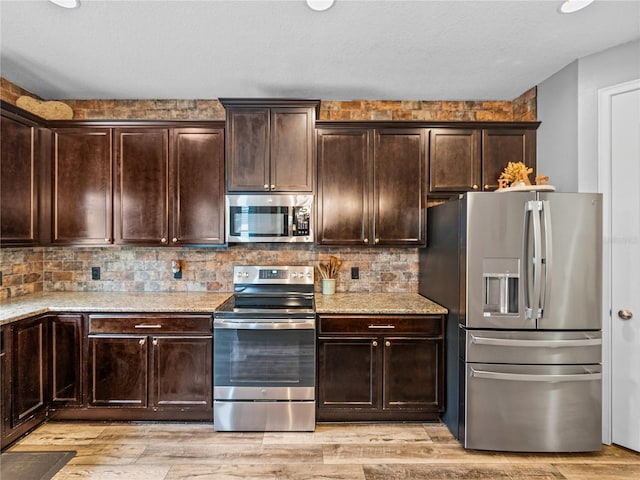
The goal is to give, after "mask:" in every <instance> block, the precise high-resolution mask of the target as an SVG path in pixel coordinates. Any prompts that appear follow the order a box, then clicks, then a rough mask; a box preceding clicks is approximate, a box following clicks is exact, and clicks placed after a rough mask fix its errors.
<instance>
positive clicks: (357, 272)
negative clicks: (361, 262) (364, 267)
mask: <svg viewBox="0 0 640 480" xmlns="http://www.w3.org/2000/svg"><path fill="white" fill-rule="evenodd" d="M359 278H360V268H358V267H351V279H352V280H358V279H359Z"/></svg>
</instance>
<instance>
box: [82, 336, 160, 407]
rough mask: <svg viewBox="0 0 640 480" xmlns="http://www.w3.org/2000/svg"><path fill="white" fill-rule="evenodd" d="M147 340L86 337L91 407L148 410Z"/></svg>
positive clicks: (127, 337) (142, 338) (138, 338)
mask: <svg viewBox="0 0 640 480" xmlns="http://www.w3.org/2000/svg"><path fill="white" fill-rule="evenodd" d="M147 344H148V342H147V337H146V336H139V335H136V336H134V335H131V336H130V335H113V336H109V335H104V336H89V372H88V373H89V375H88V377H89V385H88V394H89V399H88V404H89V406H90V407H104V406H111V407H129V408H138V407H139V408H146V407H147V370H148V369H147V358H148V356H147V355H148V345H147Z"/></svg>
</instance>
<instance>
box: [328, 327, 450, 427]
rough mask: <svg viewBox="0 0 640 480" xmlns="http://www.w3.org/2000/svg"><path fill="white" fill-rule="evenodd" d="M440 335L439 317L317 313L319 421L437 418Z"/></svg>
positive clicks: (441, 368)
mask: <svg viewBox="0 0 640 480" xmlns="http://www.w3.org/2000/svg"><path fill="white" fill-rule="evenodd" d="M443 335H444V317H443V316H442V315H393V316H388V315H328V314H321V315H319V316H318V369H317V370H318V388H317V391H318V409H317V418H318V420H319V421H376V420H407V421H408V420H422V421H424V420H435V419H437V418H438V416H439V414H440V413H441V412H442V411H443V409H444V374H445V371H444V337H443Z"/></svg>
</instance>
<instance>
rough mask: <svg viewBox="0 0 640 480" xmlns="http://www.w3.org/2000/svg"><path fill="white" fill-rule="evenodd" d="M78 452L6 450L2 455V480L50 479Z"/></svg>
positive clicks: (0, 461)
mask: <svg viewBox="0 0 640 480" xmlns="http://www.w3.org/2000/svg"><path fill="white" fill-rule="evenodd" d="M75 454H76V452H74V451H63V452H62V451H61V452H4V453H3V454H1V455H0V478H1V479H2V480H5V479H6V480H49V479H50V478H52V477H53V476H54V475H55V474H56V473H57V472H58V471H59V470H60V469H61V468H62V467H64V466H65V464H66V463H67V462H68V461H69V460H71V459H72V458H73V456H74V455H75Z"/></svg>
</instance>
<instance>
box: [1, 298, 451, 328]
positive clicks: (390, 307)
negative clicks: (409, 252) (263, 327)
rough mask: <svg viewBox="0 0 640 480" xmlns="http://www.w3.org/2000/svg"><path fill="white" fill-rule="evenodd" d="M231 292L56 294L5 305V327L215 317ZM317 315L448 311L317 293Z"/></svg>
mask: <svg viewBox="0 0 640 480" xmlns="http://www.w3.org/2000/svg"><path fill="white" fill-rule="evenodd" d="M230 296H231V293H205V292H192V293H187V292H157V293H155V292H138V293H127V292H52V293H37V294H33V295H27V296H24V297H19V298H16V299H14V300H9V301H7V302H6V303H3V304H2V305H0V325H4V324H7V323H11V322H15V321H17V320H21V319H23V318H28V317H32V316H34V315H39V314H42V313H47V312H58V313H65V312H69V313H71V312H73V313H80V312H87V313H96V312H118V313H134V312H149V313H154V312H176V313H201V312H211V313H213V312H214V311H215V310H216V309H217V308H219V307H220V305H222V303H223V302H224V301H225V300H226V299H227V298H229V297H230ZM315 299H316V312H317V313H345V314H349V313H360V314H408V315H411V314H414V315H425V314H445V313H447V309H446V308H444V307H442V306H440V305H438V304H437V303H434V302H432V301H431V300H429V299H427V298H425V297H423V296H421V295H419V294H417V293H336V294H334V295H322V294H320V293H317V294H316V296H315Z"/></svg>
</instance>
